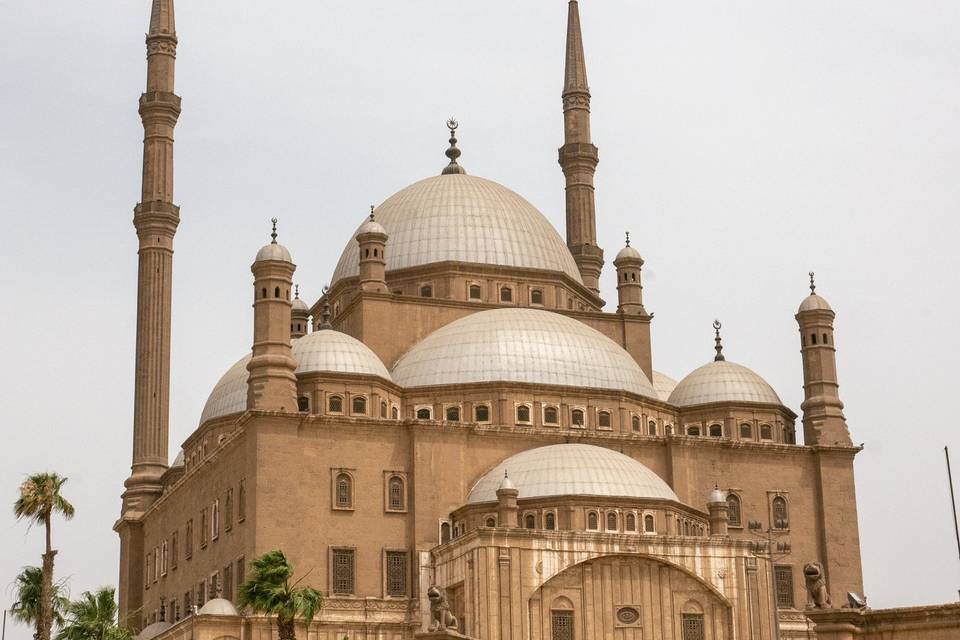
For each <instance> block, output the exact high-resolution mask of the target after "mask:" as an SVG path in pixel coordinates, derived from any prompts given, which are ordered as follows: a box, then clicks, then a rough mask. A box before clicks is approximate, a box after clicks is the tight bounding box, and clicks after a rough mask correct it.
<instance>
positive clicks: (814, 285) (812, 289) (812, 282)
mask: <svg viewBox="0 0 960 640" xmlns="http://www.w3.org/2000/svg"><path fill="white" fill-rule="evenodd" d="M814 275H816V274H814V272H813V271H811V272H810V295H814V294H815V293H816V292H817V283H816V281H815V280H814V279H813V276H814Z"/></svg>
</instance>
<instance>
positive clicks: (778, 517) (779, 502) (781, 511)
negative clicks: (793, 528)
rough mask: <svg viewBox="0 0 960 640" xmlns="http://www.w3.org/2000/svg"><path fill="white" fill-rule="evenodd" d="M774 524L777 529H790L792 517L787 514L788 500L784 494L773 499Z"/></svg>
mask: <svg viewBox="0 0 960 640" xmlns="http://www.w3.org/2000/svg"><path fill="white" fill-rule="evenodd" d="M773 526H774V528H775V529H789V528H790V518H789V517H788V514H787V501H786V499H785V498H784V497H783V496H777V497H776V498H774V499H773Z"/></svg>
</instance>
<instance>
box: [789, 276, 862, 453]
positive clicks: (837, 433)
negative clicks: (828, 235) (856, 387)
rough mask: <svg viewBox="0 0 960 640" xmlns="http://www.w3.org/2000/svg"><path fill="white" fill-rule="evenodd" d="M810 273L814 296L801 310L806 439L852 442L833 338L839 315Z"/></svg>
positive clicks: (838, 443)
mask: <svg viewBox="0 0 960 640" xmlns="http://www.w3.org/2000/svg"><path fill="white" fill-rule="evenodd" d="M813 277H814V274H813V272H811V273H810V295H809V296H807V297H806V298H804V300H803V302H802V303H801V304H800V309H799V310H798V311H797V315H796V319H797V324H798V325H799V326H800V352H801V353H802V354H803V404H801V405H800V408H801V409H802V410H803V439H804V442H805V443H806V444H808V445H813V444H822V445H851V444H853V443H852V441H851V440H850V430H849V428H848V427H847V420H846V418H845V417H844V415H843V402H841V401H840V393H839V388H840V385H839V384H838V383H837V348H836V345H835V344H834V340H833V319H834V317H835V316H836V314H835V313H834V312H833V309H831V308H830V305H829V304H828V303H827V301H826V300H825V299H823V298H822V297H821V296H818V295H817V293H816V289H817V285H816V283H815V281H814V279H813Z"/></svg>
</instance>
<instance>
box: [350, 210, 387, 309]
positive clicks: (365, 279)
mask: <svg viewBox="0 0 960 640" xmlns="http://www.w3.org/2000/svg"><path fill="white" fill-rule="evenodd" d="M387 238H388V236H387V230H386V229H384V228H383V225H381V224H380V223H379V222H377V221H376V220H375V218H374V208H373V205H370V217H369V218H368V219H367V221H366V222H364V223H363V224H362V225H360V229H359V230H358V231H357V235H356V239H357V243H358V244H359V245H360V289H361V290H363V291H375V292H377V293H386V292H387V256H386V250H387Z"/></svg>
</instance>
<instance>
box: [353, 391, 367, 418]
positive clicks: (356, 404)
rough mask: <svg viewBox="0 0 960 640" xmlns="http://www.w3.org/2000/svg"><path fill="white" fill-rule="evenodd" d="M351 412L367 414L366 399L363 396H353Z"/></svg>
mask: <svg viewBox="0 0 960 640" xmlns="http://www.w3.org/2000/svg"><path fill="white" fill-rule="evenodd" d="M353 413H354V414H356V415H361V416H365V415H367V399H366V398H364V397H363V396H355V397H354V399H353Z"/></svg>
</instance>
